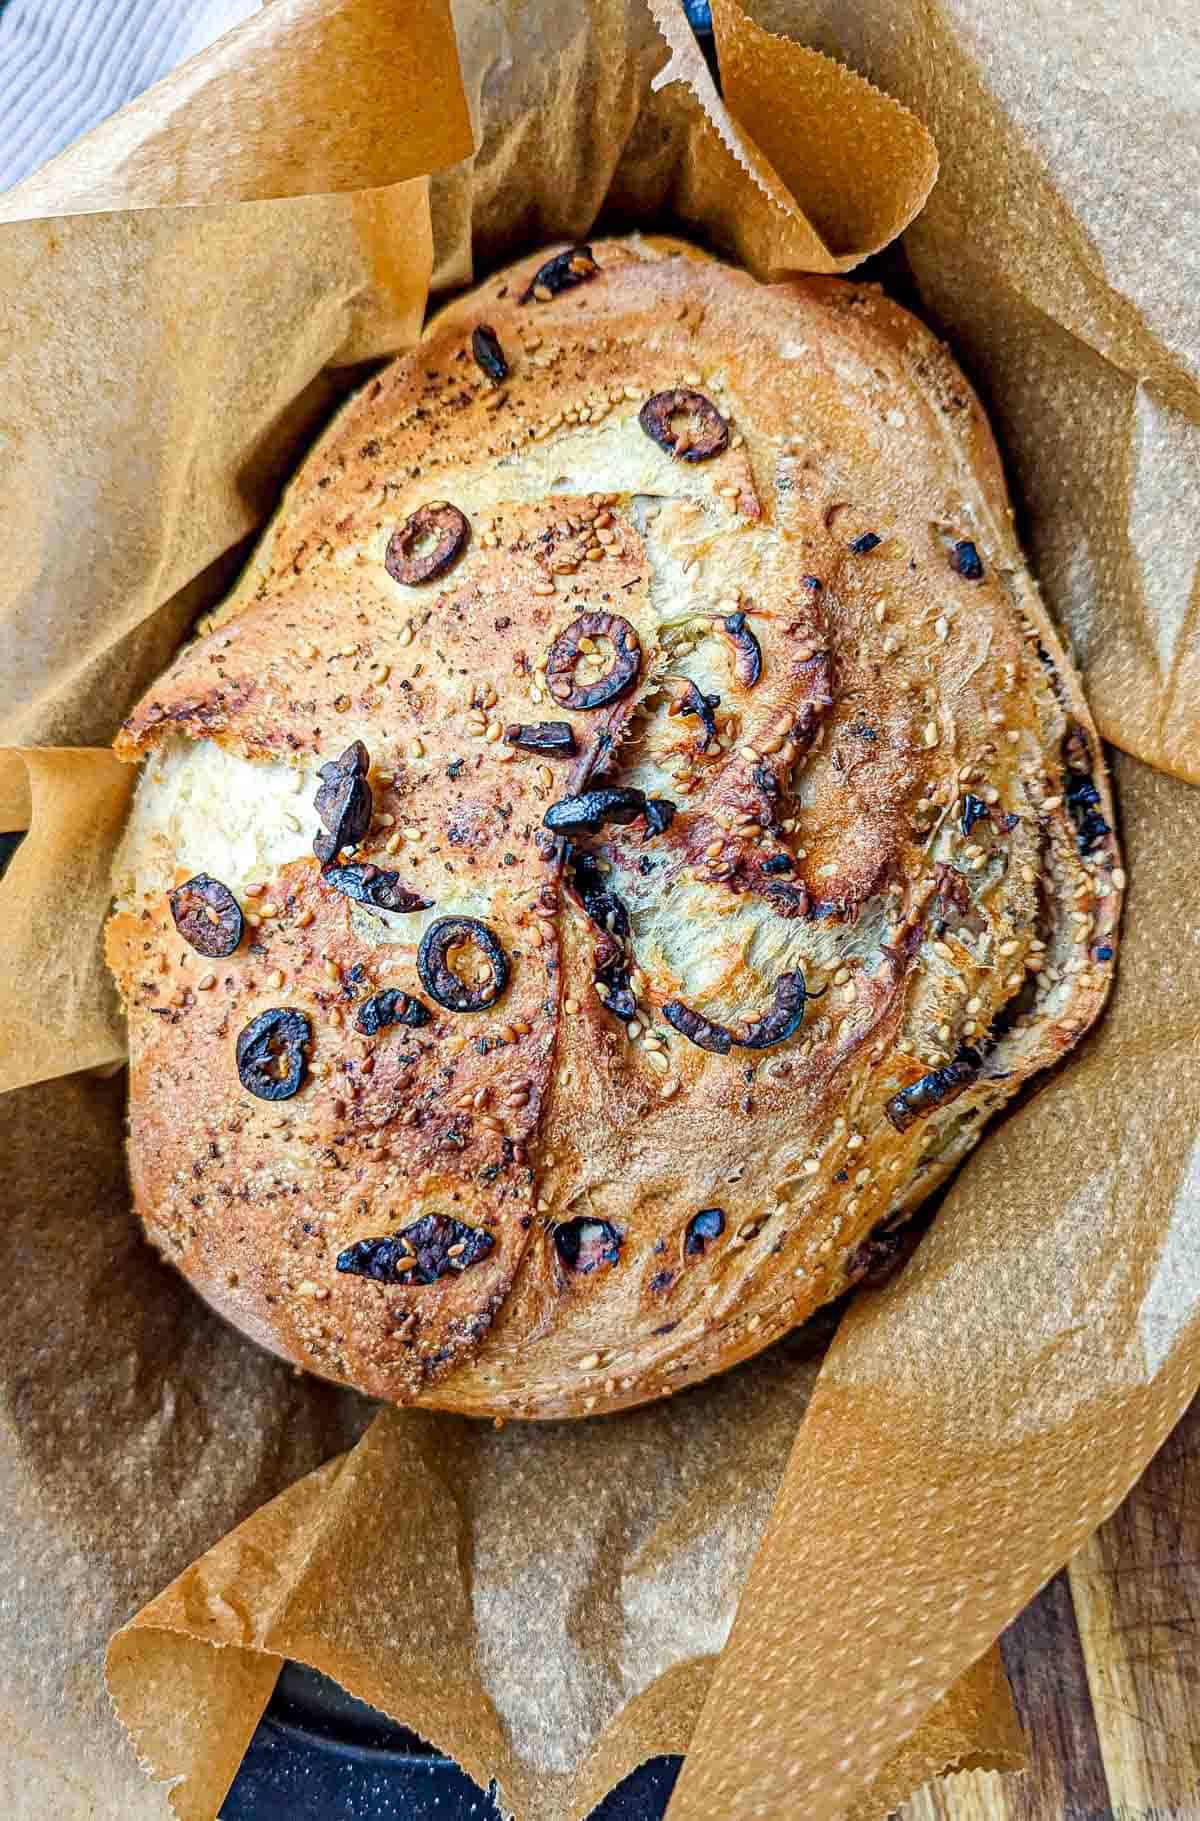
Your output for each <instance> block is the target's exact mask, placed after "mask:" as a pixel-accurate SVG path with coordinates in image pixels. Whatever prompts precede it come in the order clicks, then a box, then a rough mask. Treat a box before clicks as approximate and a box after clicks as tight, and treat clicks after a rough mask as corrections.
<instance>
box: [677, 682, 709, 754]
mask: <svg viewBox="0 0 1200 1821" xmlns="http://www.w3.org/2000/svg"><path fill="white" fill-rule="evenodd" d="M720 706H721V698H720V696H706V695H704V694H702V692H701V691H700V690H699V689H697V687H696V685H695V684H694V683H692V682H689V683H688V684H687V686H686V688H685V689H684V692H683V694H682V695H681V696H679V697H677V698H676V700H675V701H674V702H672V704H671V706H670V707H669V708H668V710H667V713H668V714H678V715H693V714H694V715H697V716H698V717H699V720H700V724H701V726H702V727H703V728H704V738H703V739H702V740H701V742H700V751H701V752H707V751H708V749H709V747H710V746H711V745H712V743H713V741H714V740H715V739H716V737H717V717H716V715H715V714H714V713H713V709H714V708H719V707H720Z"/></svg>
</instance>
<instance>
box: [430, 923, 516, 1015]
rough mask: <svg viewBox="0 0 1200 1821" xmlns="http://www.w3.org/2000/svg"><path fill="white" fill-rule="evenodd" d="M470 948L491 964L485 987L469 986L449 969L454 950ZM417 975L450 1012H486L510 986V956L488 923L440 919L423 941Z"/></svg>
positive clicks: (439, 1002) (473, 983) (476, 984)
mask: <svg viewBox="0 0 1200 1821" xmlns="http://www.w3.org/2000/svg"><path fill="white" fill-rule="evenodd" d="M467 945H470V946H472V947H474V948H477V949H478V950H479V952H480V954H482V955H483V956H484V957H485V958H486V959H487V960H488V961H489V962H490V963H491V968H492V977H491V980H490V981H486V982H484V983H483V984H482V985H480V984H478V983H476V982H474V981H473V982H472V983H471V985H469V986H468V985H467V983H466V981H465V980H462V979H460V978H459V976H458V975H457V974H456V973H455V971H454V969H453V968H452V967H451V966H450V961H449V955H450V950H451V949H452V948H462V947H466V946H467ZM417 972H418V974H420V976H421V984H422V985H423V986H424V988H425V991H426V992H427V993H428V994H429V996H430V998H431V999H436V1000H437V1002H438V1004H439V1005H443V1006H445V1008H446V1010H447V1011H448V1012H486V1011H487V1009H488V1007H489V1006H491V1005H495V1003H496V1001H497V999H499V997H500V995H501V993H503V991H504V989H505V987H506V986H507V985H508V956H507V955H506V954H505V952H504V950H503V949H502V948H501V946H500V944H499V942H498V941H497V940H496V938H495V936H494V935H493V934H492V932H491V930H490V929H489V928H488V926H487V924H486V923H481V922H480V921H479V919H478V917H439V918H438V920H437V922H436V923H431V924H430V925H429V928H428V929H427V930H426V931H425V934H424V935H423V936H422V937H421V946H420V948H419V949H418V950H417Z"/></svg>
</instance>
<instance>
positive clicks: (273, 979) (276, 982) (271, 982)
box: [267, 968, 283, 991]
mask: <svg viewBox="0 0 1200 1821" xmlns="http://www.w3.org/2000/svg"><path fill="white" fill-rule="evenodd" d="M267 985H268V986H270V987H274V988H275V990H276V991H278V989H279V988H280V987H281V986H282V985H283V975H282V974H281V973H280V971H279V969H278V968H276V969H275V972H274V973H273V974H268V975H267Z"/></svg>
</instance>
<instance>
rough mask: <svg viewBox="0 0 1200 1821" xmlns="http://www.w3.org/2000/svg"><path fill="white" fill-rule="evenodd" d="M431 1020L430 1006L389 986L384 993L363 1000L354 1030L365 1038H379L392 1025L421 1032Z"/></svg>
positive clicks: (397, 988) (409, 994)
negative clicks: (404, 1026) (399, 1025)
mask: <svg viewBox="0 0 1200 1821" xmlns="http://www.w3.org/2000/svg"><path fill="white" fill-rule="evenodd" d="M429 1018H430V1012H429V1008H428V1006H425V1005H422V1004H421V1001H420V1000H419V999H414V998H413V996H412V994H411V993H402V992H401V991H400V989H399V987H395V986H389V987H385V988H384V990H383V992H382V993H374V994H372V996H371V998H370V999H364V1000H363V1003H362V1004H361V1005H360V1006H359V1008H358V1016H357V1017H356V1018H355V1020H354V1028H355V1030H359V1031H361V1032H362V1034H363V1036H364V1037H377V1036H378V1035H379V1032H380V1031H383V1030H386V1029H387V1028H388V1026H389V1025H391V1024H404V1025H407V1026H408V1028H409V1030H412V1031H415V1030H419V1029H420V1028H421V1026H422V1025H423V1024H428V1023H429Z"/></svg>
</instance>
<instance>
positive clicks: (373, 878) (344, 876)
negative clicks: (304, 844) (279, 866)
mask: <svg viewBox="0 0 1200 1821" xmlns="http://www.w3.org/2000/svg"><path fill="white" fill-rule="evenodd" d="M321 877H322V879H323V880H324V882H325V884H326V885H332V887H333V889H334V891H335V892H344V893H345V895H346V897H347V898H353V899H354V900H355V901H356V902H357V903H359V904H373V905H375V907H376V909H378V910H390V911H419V910H428V909H429V899H428V898H422V897H421V896H420V894H419V893H418V892H414V891H410V890H409V889H408V887H407V885H401V883H400V875H399V873H389V872H381V871H380V869H379V867H377V866H358V865H355V866H327V867H326V868H325V871H324V872H323V873H322V875H321Z"/></svg>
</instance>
